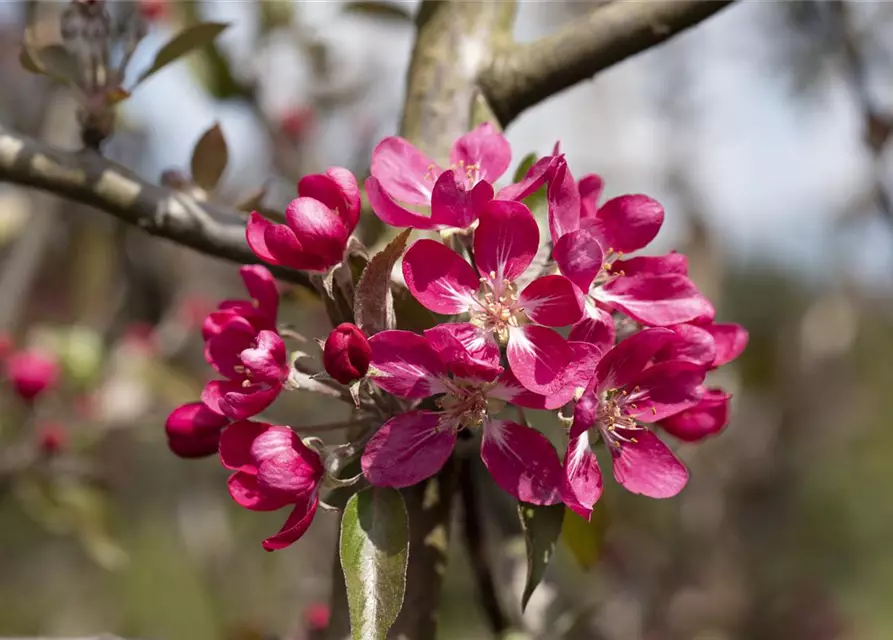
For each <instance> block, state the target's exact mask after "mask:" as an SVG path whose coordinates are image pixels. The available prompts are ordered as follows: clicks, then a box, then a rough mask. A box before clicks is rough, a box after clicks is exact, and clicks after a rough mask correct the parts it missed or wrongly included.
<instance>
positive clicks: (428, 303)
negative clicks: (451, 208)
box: [403, 239, 480, 314]
mask: <svg viewBox="0 0 893 640" xmlns="http://www.w3.org/2000/svg"><path fill="white" fill-rule="evenodd" d="M403 277H404V278H405V279H406V286H407V287H409V290H410V291H411V292H412V295H413V297H414V298H415V299H416V300H418V301H419V302H421V303H422V305H424V306H425V307H426V308H428V309H430V310H431V311H434V312H436V313H445V314H453V313H462V312H466V311H468V310H469V309H470V308H471V307H473V306H475V305H476V304H477V293H478V290H479V288H480V281H479V279H478V275H477V274H476V273H475V271H474V268H473V267H472V266H471V265H470V264H468V263H467V262H465V260H463V259H462V258H461V257H459V254H458V253H456V252H455V251H453V250H452V249H450V248H449V247H447V246H446V245H443V244H441V243H439V242H436V241H434V240H427V239H423V240H419V241H417V242H416V243H415V244H413V245H412V246H411V247H410V248H409V251H407V252H406V255H405V256H403Z"/></svg>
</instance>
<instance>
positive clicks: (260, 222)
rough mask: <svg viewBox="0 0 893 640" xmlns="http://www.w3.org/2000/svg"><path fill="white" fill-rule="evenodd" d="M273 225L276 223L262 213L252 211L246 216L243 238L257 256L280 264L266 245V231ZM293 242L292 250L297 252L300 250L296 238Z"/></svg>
mask: <svg viewBox="0 0 893 640" xmlns="http://www.w3.org/2000/svg"><path fill="white" fill-rule="evenodd" d="M274 226H276V225H274V224H273V223H272V222H270V221H269V220H267V219H266V218H264V217H263V216H262V215H260V214H259V213H257V212H256V211H252V212H251V215H250V216H248V222H247V223H246V224H245V239H246V240H247V241H248V246H249V247H250V248H251V250H252V251H253V252H254V254H255V255H256V256H257V257H258V258H260V259H261V260H263V261H264V262H268V263H270V264H281V263H280V262H279V258H277V257H276V256H275V255H273V252H272V251H271V250H270V249H269V248H268V247H267V241H266V233H267V230H268V229H272V228H273V227H274ZM292 235H294V234H292ZM294 244H295V246H294V251H295V253H297V252H299V251H300V250H301V246H300V245H299V244H298V241H297V238H295V239H294Z"/></svg>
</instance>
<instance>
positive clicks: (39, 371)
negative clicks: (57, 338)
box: [6, 351, 59, 402]
mask: <svg viewBox="0 0 893 640" xmlns="http://www.w3.org/2000/svg"><path fill="white" fill-rule="evenodd" d="M58 378H59V365H58V363H57V362H56V359H55V358H54V357H52V356H50V355H48V354H45V353H41V352H39V351H19V352H18V353H14V354H13V355H11V356H10V357H9V359H8V360H7V361H6V379H7V380H8V381H9V383H10V384H11V385H12V388H13V389H15V392H16V393H17V394H19V396H20V397H21V398H22V399H23V400H26V401H28V402H30V401H32V400H34V399H35V398H36V397H37V396H39V395H40V394H41V393H43V392H44V391H45V390H46V389H48V388H50V387H52V386H53V385H54V384H55V383H56V380H57V379H58Z"/></svg>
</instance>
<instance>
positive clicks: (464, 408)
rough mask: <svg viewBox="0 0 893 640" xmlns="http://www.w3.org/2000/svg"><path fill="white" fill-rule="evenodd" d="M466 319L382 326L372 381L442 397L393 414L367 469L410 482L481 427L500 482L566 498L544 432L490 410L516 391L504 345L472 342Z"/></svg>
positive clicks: (489, 463)
mask: <svg viewBox="0 0 893 640" xmlns="http://www.w3.org/2000/svg"><path fill="white" fill-rule="evenodd" d="M467 335H468V333H467V325H464V324H461V323H460V324H454V325H450V324H446V325H439V326H437V327H434V328H433V329H429V330H427V331H426V332H425V335H424V336H420V335H417V334H414V333H410V332H408V331H383V332H381V333H378V334H376V335H374V336H373V337H372V338H370V339H369V344H370V345H371V346H372V368H371V369H370V372H371V373H370V375H371V376H372V380H373V381H374V382H375V383H376V384H377V385H378V386H379V387H381V388H382V389H383V390H385V391H387V392H388V393H391V394H393V395H396V396H398V397H401V398H426V397H430V396H438V398H437V399H436V400H435V402H434V404H435V406H436V407H437V409H436V410H434V411H431V410H412V411H409V412H407V413H403V414H400V415H398V416H396V417H394V418H391V419H390V420H388V421H387V422H386V423H385V424H384V425H383V426H382V427H381V429H380V430H379V431H378V432H377V433H376V434H375V435H374V436H373V437H372V438H371V440H370V441H369V442H368V443H367V445H366V450H365V452H364V454H363V457H362V461H361V462H362V468H363V473H364V474H365V476H366V477H367V478H368V479H369V481H370V482H372V484H375V485H380V486H389V487H405V486H409V485H412V484H416V483H417V482H420V481H422V480H424V479H425V478H428V477H430V476H432V475H434V474H435V473H437V471H439V470H440V468H441V467H443V465H444V464H445V463H446V461H447V459H448V458H449V457H450V454H451V453H452V451H453V448H454V447H455V444H456V437H457V433H458V432H459V431H461V430H463V429H481V431H482V436H483V437H482V442H481V458H482V460H483V462H484V465H485V466H486V467H487V469H488V470H489V471H490V474H491V475H492V476H493V479H494V480H495V481H496V483H497V484H498V485H499V486H500V487H501V488H502V489H503V490H504V491H506V492H507V493H509V494H511V495H513V496H515V497H516V498H518V499H519V500H523V501H525V502H530V503H533V504H555V503H557V502H558V501H559V487H560V485H561V475H562V474H561V464H560V462H559V461H558V456H557V454H556V453H555V450H554V449H553V448H552V445H551V444H550V443H549V441H548V440H547V439H546V438H545V437H544V436H543V435H542V434H541V433H539V432H538V431H535V430H533V429H531V428H530V427H525V426H523V425H520V424H517V423H515V422H509V421H506V420H497V419H494V418H493V417H492V416H491V411H492V405H493V401H494V399H495V400H503V401H504V400H505V399H507V398H508V397H512V396H514V395H516V393H517V391H516V390H512V389H507V388H505V386H504V385H502V384H501V382H500V380H499V376H500V374H501V373H502V372H503V369H502V367H501V366H500V365H499V363H498V351H495V352H493V351H491V350H490V349H489V348H488V347H487V346H485V345H480V348H479V349H478V350H476V351H475V350H473V349H470V348H468V347H467V346H466V345H465V344H464V343H463V338H464V337H466V336H467Z"/></svg>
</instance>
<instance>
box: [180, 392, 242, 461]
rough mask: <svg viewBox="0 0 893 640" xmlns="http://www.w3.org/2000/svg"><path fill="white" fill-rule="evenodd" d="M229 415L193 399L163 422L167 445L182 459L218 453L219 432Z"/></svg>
mask: <svg viewBox="0 0 893 640" xmlns="http://www.w3.org/2000/svg"><path fill="white" fill-rule="evenodd" d="M229 423H230V420H229V418H227V417H226V416H222V415H220V414H219V413H216V412H214V411H211V409H209V408H208V407H207V406H206V405H205V404H204V403H202V402H190V403H188V404H184V405H181V406H179V407H177V408H176V409H174V410H173V411H171V413H170V415H169V416H168V417H167V421H165V423H164V431H165V433H166V434H167V445H168V448H169V449H170V450H171V451H172V452H173V453H174V454H175V455H178V456H180V457H181V458H203V457H205V456H210V455H212V454H215V453H217V445H218V443H219V442H220V432H221V431H222V430H223V428H224V427H225V426H226V425H228V424H229Z"/></svg>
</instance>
